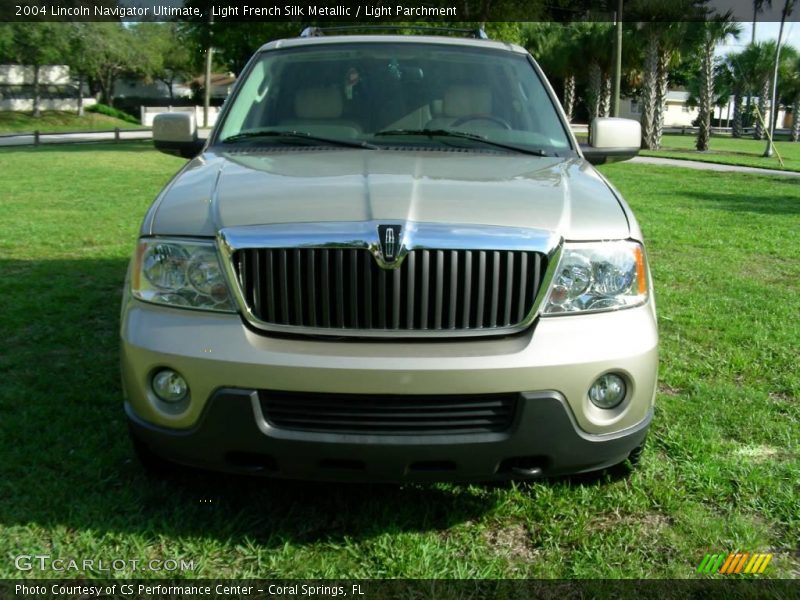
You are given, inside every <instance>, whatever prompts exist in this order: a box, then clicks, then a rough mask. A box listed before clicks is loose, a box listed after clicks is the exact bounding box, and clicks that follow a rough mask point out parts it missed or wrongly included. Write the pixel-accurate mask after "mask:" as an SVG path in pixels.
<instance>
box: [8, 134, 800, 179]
mask: <svg viewBox="0 0 800 600" xmlns="http://www.w3.org/2000/svg"><path fill="white" fill-rule="evenodd" d="M209 132H210V130H206V129H201V130H199V134H200V136H201V137H206V136H208V134H209ZM114 136H115V134H114V132H113V131H98V132H94V133H48V134H42V135H41V136H40V137H39V143H40V144H66V143H74V142H103V141H110V140H113V139H114ZM152 137H153V132H152V131H151V130H149V129H144V130H142V131H120V133H119V139H120V140H123V141H130V140H149V139H152ZM31 144H33V135H11V136H0V146H30V145H31ZM630 162H633V163H639V164H645V165H659V166H666V167H683V168H684V169H698V170H700V171H724V172H733V173H752V174H755V175H776V176H779V177H780V176H783V177H800V172H798V171H779V170H777V169H762V168H760V167H741V166H737V165H723V164H719V163H709V162H701V161H697V160H678V159H675V158H657V157H655V156H637V157H636V158H633V159H631V161H630Z"/></svg>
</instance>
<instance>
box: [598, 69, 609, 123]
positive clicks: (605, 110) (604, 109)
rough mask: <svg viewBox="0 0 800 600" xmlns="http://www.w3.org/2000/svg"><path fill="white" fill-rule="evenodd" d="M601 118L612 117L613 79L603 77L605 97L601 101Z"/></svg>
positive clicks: (606, 76) (606, 75)
mask: <svg viewBox="0 0 800 600" xmlns="http://www.w3.org/2000/svg"><path fill="white" fill-rule="evenodd" d="M600 116H601V117H610V116H611V77H609V76H608V74H607V73H606V74H605V75H603V95H602V97H601V100H600Z"/></svg>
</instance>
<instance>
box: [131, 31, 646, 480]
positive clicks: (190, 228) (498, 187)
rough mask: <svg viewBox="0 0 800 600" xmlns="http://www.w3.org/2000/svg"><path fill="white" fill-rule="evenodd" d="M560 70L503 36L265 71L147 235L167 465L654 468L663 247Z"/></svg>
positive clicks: (334, 52)
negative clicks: (640, 216) (640, 218)
mask: <svg viewBox="0 0 800 600" xmlns="http://www.w3.org/2000/svg"><path fill="white" fill-rule="evenodd" d="M639 136H640V130H639V124H638V123H636V122H633V121H626V120H624V119H597V120H595V121H594V123H592V128H591V138H590V144H589V145H587V146H585V147H583V148H581V147H580V146H579V145H578V143H577V142H576V139H575V137H574V135H573V134H572V132H571V131H570V127H569V124H568V123H567V121H566V119H565V117H564V113H563V111H562V110H561V108H560V106H559V104H558V101H557V99H556V97H555V95H554V93H553V90H552V89H551V87H550V85H549V84H548V82H547V80H546V78H545V77H544V75H543V73H542V71H541V70H540V69H539V67H538V66H537V64H536V62H535V61H534V60H533V59H532V58H531V56H530V55H529V54H528V53H527V52H526V51H525V50H524V49H523V48H520V47H518V46H515V45H511V44H506V43H501V42H496V41H490V40H487V39H484V37H483V36H481V35H477V36H474V37H446V36H395V35H336V36H331V35H324V32H321V31H319V30H312V31H310V32H307V33H306V35H303V36H301V37H299V38H297V39H289V40H281V41H275V42H271V43H269V44H267V45H265V46H263V47H262V48H261V49H260V50H258V52H257V53H256V54H255V56H253V58H252V59H251V60H250V62H249V63H248V65H247V66H246V68H245V69H244V71H243V72H242V74H241V76H240V78H239V80H238V82H237V84H236V88H235V90H234V92H233V94H232V95H231V97H230V98H229V99H228V101H227V102H226V105H225V107H224V108H223V110H222V112H221V114H220V117H219V120H218V122H217V125H216V126H215V128H214V129H213V131H212V132H211V134H210V136H209V137H208V139H206V140H201V139H199V138H198V134H197V129H196V127H195V124H194V120H193V117H192V116H191V115H188V114H181V113H173V114H164V115H160V116H159V117H157V118H156V122H155V124H154V138H155V143H156V146H157V147H158V148H159V149H161V150H163V151H165V152H169V153H173V154H179V155H182V156H185V157H187V158H191V160H190V161H189V162H188V163H187V164H186V166H185V167H184V168H183V169H181V171H180V172H179V173H178V174H177V175H176V176H175V177H174V178H173V179H172V181H170V183H169V184H167V186H166V187H165V188H164V190H163V191H162V192H161V193H160V194H159V195H158V197H157V198H156V199H155V201H154V202H153V204H152V206H151V207H150V209H149V211H148V212H147V214H146V216H145V218H144V222H143V224H142V227H141V232H140V238H139V241H138V245H137V248H136V250H135V252H134V255H133V259H132V261H131V265H130V269H129V274H128V278H127V283H126V286H125V295H124V300H123V305H122V328H121V337H122V342H121V343H122V379H123V385H124V390H125V410H126V413H127V416H128V419H129V422H130V426H131V433H132V437H133V440H134V444H135V447H136V449H137V451H138V453H139V455H140V456H141V457H142V458H143V459H144V460H145V462H146V463H147V464H148V465H151V466H159V465H161V464H164V463H180V464H185V465H193V466H199V467H203V468H209V469H220V470H226V471H234V472H248V473H258V474H264V475H273V476H278V477H290V478H301V479H330V480H343V479H345V480H370V481H394V482H398V481H419V480H493V479H507V478H535V477H540V476H545V475H554V474H564V473H574V472H582V471H590V470H595V469H601V468H604V467H607V466H609V465H613V464H615V463H619V462H621V461H624V460H626V459H627V458H629V457H632V456H633V457H636V456H638V453H639V451H640V449H641V446H642V444H643V442H644V439H645V435H646V432H647V429H648V426H649V423H650V419H651V416H652V414H653V398H654V393H655V388H656V374H657V361H658V358H657V351H658V334H657V329H656V313H655V305H654V299H653V290H652V282H651V279H650V274H649V269H648V265H647V257H646V252H645V248H644V245H643V241H642V234H641V231H640V230H639V226H638V225H637V223H636V219H635V218H634V216H633V214H632V212H631V210H630V208H629V207H628V205H627V204H626V203H625V201H624V200H623V199H622V197H621V196H620V194H619V193H618V192H617V191H616V190H615V189H614V188H613V187H612V186H611V185H610V184H609V183H608V181H606V180H605V179H604V178H603V176H602V175H600V174H599V173H598V172H597V171H596V170H595V169H594V167H593V166H592V164H591V163H594V164H597V163H600V162H604V161H610V160H622V159H625V158H629V157H631V156H633V155H634V154H635V153H636V152H637V148H638V145H639Z"/></svg>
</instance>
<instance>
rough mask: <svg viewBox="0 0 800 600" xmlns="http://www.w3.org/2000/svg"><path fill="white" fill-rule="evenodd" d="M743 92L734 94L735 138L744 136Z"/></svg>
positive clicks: (732, 130)
mask: <svg viewBox="0 0 800 600" xmlns="http://www.w3.org/2000/svg"><path fill="white" fill-rule="evenodd" d="M742 109H743V106H742V94H741V93H740V92H737V93H736V94H735V95H734V96H733V124H732V127H731V134H732V135H733V137H735V138H740V137H742Z"/></svg>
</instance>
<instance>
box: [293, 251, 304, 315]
mask: <svg viewBox="0 0 800 600" xmlns="http://www.w3.org/2000/svg"><path fill="white" fill-rule="evenodd" d="M294 309H295V313H294V314H295V318H294V321H295V322H296V323H298V324H299V325H305V317H304V315H303V256H302V253H301V252H300V250H295V251H294Z"/></svg>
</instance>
